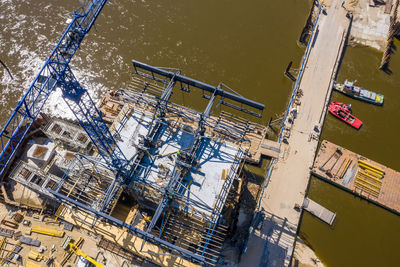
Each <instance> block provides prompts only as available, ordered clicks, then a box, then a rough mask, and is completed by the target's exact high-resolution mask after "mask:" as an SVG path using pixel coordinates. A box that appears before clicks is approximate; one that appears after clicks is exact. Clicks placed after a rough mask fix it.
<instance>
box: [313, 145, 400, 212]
mask: <svg viewBox="0 0 400 267" xmlns="http://www.w3.org/2000/svg"><path fill="white" fill-rule="evenodd" d="M337 148H338V146H337V145H335V144H333V143H331V142H328V141H326V140H324V141H323V142H322V144H321V147H320V149H319V151H318V155H317V157H316V159H315V162H314V166H313V168H312V171H311V172H312V174H313V175H315V176H316V177H317V178H319V179H322V180H324V181H327V182H329V183H331V184H333V185H335V186H337V187H339V188H341V189H344V190H346V191H349V192H351V193H353V194H355V195H357V196H360V197H362V198H365V199H367V200H368V201H371V202H373V203H375V204H377V205H378V206H382V207H384V208H386V209H388V210H390V211H392V212H394V213H396V214H400V172H398V171H395V170H393V169H390V168H388V167H386V166H384V165H382V164H380V163H377V162H375V161H372V160H370V159H367V158H365V157H363V156H361V155H359V154H357V153H355V152H352V151H350V150H347V149H345V148H342V147H340V155H338V154H339V153H337ZM335 153H336V155H338V156H336V157H335V156H332V155H334V154H335ZM335 158H336V159H335ZM323 165H325V166H323ZM322 166H323V167H322Z"/></svg>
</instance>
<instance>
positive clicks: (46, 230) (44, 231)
mask: <svg viewBox="0 0 400 267" xmlns="http://www.w3.org/2000/svg"><path fill="white" fill-rule="evenodd" d="M31 231H32V232H34V233H38V234H42V235H49V236H55V237H63V236H64V234H65V232H64V231H59V230H56V229H52V228H47V227H40V226H33V227H32V230H31Z"/></svg>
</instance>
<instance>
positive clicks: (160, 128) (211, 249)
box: [0, 61, 280, 266]
mask: <svg viewBox="0 0 400 267" xmlns="http://www.w3.org/2000/svg"><path fill="white" fill-rule="evenodd" d="M133 64H134V67H135V70H136V73H134V74H133V76H132V80H131V82H130V83H129V85H128V86H127V88H126V89H120V90H117V91H111V90H110V91H108V92H106V93H105V95H104V96H103V98H102V100H101V101H100V103H99V105H98V110H99V114H101V117H103V118H104V120H105V121H106V122H107V125H106V124H104V125H105V127H107V128H108V129H107V130H109V133H110V136H109V138H108V139H104V140H106V141H107V140H108V141H110V140H111V137H112V138H113V140H115V142H114V141H113V142H111V143H112V144H113V145H112V146H110V147H108V148H107V149H104V148H103V147H102V146H100V145H99V144H98V143H96V142H95V139H94V138H93V136H91V135H90V134H89V135H88V134H87V131H88V130H87V129H86V128H84V127H85V126H87V124H85V123H82V122H79V123H78V122H77V121H72V120H71V121H69V120H64V119H60V118H54V117H51V116H48V115H45V114H41V116H40V119H37V120H36V121H35V129H34V130H33V131H30V132H29V135H28V136H29V137H28V138H26V139H25V140H24V145H23V146H21V147H20V149H19V150H18V153H17V155H16V157H15V158H14V160H13V161H12V163H11V164H10V166H9V169H8V171H7V173H6V175H5V176H4V177H3V180H2V184H1V185H0V189H1V191H0V193H1V195H2V197H3V199H2V202H3V203H5V204H6V205H8V206H12V207H14V208H15V209H16V210H18V209H19V208H22V207H23V208H26V209H28V210H32V209H33V210H35V211H39V212H43V210H47V211H48V213H47V215H46V218H47V221H48V222H49V223H51V224H56V225H57V226H58V228H57V229H56V230H57V231H59V229H60V227H61V226H62V225H63V224H64V225H67V226H68V225H72V226H76V228H77V229H80V230H81V231H82V232H83V233H85V234H86V235H87V236H86V237H85V238H84V239H85V240H86V239H90V236H94V237H95V238H94V240H91V242H96V243H97V245H98V247H99V248H103V249H104V250H107V251H109V252H111V253H113V254H117V255H119V256H120V258H121V257H122V258H125V259H126V258H134V259H135V262H148V263H153V264H155V265H157V266H198V265H204V264H206V265H207V266H214V265H218V263H219V262H220V261H221V258H222V257H223V256H222V250H223V247H224V245H225V241H226V240H227V238H229V236H230V235H231V234H232V231H233V229H235V224H236V223H237V221H238V219H237V217H238V212H237V210H238V209H239V208H240V201H241V196H242V194H243V192H244V191H245V190H244V188H243V187H244V183H243V182H242V180H245V179H244V175H245V174H244V172H243V171H242V169H243V166H244V163H245V161H247V162H252V163H255V164H257V163H259V162H260V160H261V158H262V156H266V155H267V156H272V157H278V156H279V151H280V148H279V144H278V143H275V142H273V141H270V140H268V138H267V137H268V136H267V127H266V126H263V125H260V124H257V123H254V122H251V121H249V120H246V119H244V118H243V117H240V116H239V115H236V114H241V113H239V112H244V113H247V114H251V115H254V116H257V117H259V116H260V114H259V113H255V112H254V111H252V110H251V109H250V108H251V107H252V106H251V105H253V106H256V107H257V106H260V107H261V104H257V103H253V102H250V101H248V100H243V101H245V102H246V101H247V102H249V103H250V106H249V107H250V108H249V109H246V108H245V107H243V106H238V105H235V102H232V101H231V102H228V100H229V99H226V98H227V97H226V96H229V95H230V93H229V92H228V91H223V90H222V89H221V88H225V87H224V85H221V84H220V85H219V86H218V87H212V93H211V94H207V92H204V91H206V90H207V89H208V88H209V87H211V86H210V85H207V84H204V83H200V82H198V81H195V80H193V79H190V78H188V77H185V76H182V75H181V74H180V72H176V73H174V74H173V79H181V83H179V85H180V88H179V87H178V86H177V88H175V90H181V91H182V92H183V93H190V90H189V85H190V89H192V90H193V89H196V88H197V87H196V86H198V87H201V88H200V89H203V98H204V99H206V100H209V101H208V102H209V103H208V105H207V108H206V109H205V111H204V112H201V111H196V110H194V109H191V108H189V107H186V106H183V105H179V104H177V103H174V102H172V101H169V98H170V96H171V95H172V92H173V88H174V86H175V84H177V82H176V81H175V80H172V79H170V78H168V75H169V73H168V72H166V71H165V70H162V69H158V68H156V67H150V66H148V65H144V64H142V63H140V62H136V61H134V62H133ZM148 69H150V70H148ZM145 71H147V72H145ZM163 74H164V76H163ZM197 89H199V88H197ZM225 89H226V88H225ZM228 90H229V88H228ZM218 94H220V95H223V96H224V98H223V99H224V100H220V101H219V102H218V104H217V102H216V103H215V104H214V99H215V98H216V97H217V96H218ZM231 98H233V99H242V97H241V96H239V95H236V94H235V95H233V96H231ZM219 105H224V106H227V107H228V108H229V109H228V110H226V109H222V108H220V110H219V112H218V113H217V112H216V113H214V111H215V109H216V107H218V106H219ZM258 109H260V108H258ZM228 111H229V112H228ZM236 111H239V112H236ZM213 113H214V114H213ZM92 119H93V120H96V123H98V120H99V119H98V118H92ZM82 126H83V127H82ZM85 131H86V132H85ZM102 131H104V132H106V131H105V129H102ZM89 133H91V132H90V130H89ZM96 135H99V133H98V132H96ZM115 151H117V152H118V151H119V153H121V154H122V155H124V157H120V158H119V160H118V161H117V160H115V161H110V162H108V161H107V160H106V159H110V158H111V156H110V155H113V154H112V153H113V152H115ZM114 159H115V158H114ZM127 166H129V167H127ZM23 215H25V213H24V214H23ZM0 219H1V218H0ZM39 226H41V225H39ZM6 230H7V229H6ZM5 234H6V235H9V234H8V232H7V231H6V232H5ZM23 235H24V234H23ZM73 235H76V232H74V231H72V233H71V234H70V236H72V237H73ZM73 239H74V240H76V239H75V238H73ZM40 240H43V239H40ZM99 240H100V241H99ZM76 247H78V248H79V244H78V245H76ZM92 247H95V246H94V245H93V243H92ZM79 249H80V248H79ZM81 249H83V250H85V251H87V252H90V255H91V256H94V255H95V253H94V252H93V251H91V250H90V249H89V248H87V247H86V246H83V247H82V246H81ZM72 250H73V249H72V246H71V251H72ZM71 251H70V252H68V253H69V254H71V255H72V254H73V252H71ZM35 253H36V252H35ZM45 254H46V255H47V253H44V254H43V253H41V254H40V256H43V255H45ZM69 254H68V255H69ZM68 255H67V256H68ZM50 256H51V255H49V257H50ZM25 258H26V257H25ZM25 258H24V259H23V263H25V260H26V259H25ZM54 260H57V259H54ZM68 261H69V260H68V259H66V260H65V263H67V262H68ZM116 262H117V261H116Z"/></svg>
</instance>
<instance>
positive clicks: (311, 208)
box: [303, 197, 336, 225]
mask: <svg viewBox="0 0 400 267" xmlns="http://www.w3.org/2000/svg"><path fill="white" fill-rule="evenodd" d="M303 209H304V210H306V211H308V212H309V213H311V214H312V215H314V216H316V217H318V218H319V219H320V220H322V221H324V222H326V223H327V224H329V225H332V224H333V221H334V220H335V218H336V213H334V212H332V211H330V210H328V209H327V208H325V207H323V206H321V205H320V204H318V203H317V202H315V201H314V200H311V199H309V198H308V197H306V198H305V199H304V202H303Z"/></svg>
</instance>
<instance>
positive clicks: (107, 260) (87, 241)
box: [0, 203, 137, 267]
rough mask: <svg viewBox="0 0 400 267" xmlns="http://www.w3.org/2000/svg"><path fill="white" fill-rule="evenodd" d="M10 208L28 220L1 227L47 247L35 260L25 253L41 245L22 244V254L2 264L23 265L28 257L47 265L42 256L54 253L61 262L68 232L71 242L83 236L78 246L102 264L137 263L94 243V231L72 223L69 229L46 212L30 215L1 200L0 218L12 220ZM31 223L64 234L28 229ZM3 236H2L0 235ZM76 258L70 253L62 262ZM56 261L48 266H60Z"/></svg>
mask: <svg viewBox="0 0 400 267" xmlns="http://www.w3.org/2000/svg"><path fill="white" fill-rule="evenodd" d="M13 211H18V212H19V213H21V214H23V215H24V220H28V221H30V225H29V226H24V225H23V223H22V222H21V223H19V225H18V228H17V229H13V228H10V227H7V226H5V225H3V224H1V225H0V227H1V228H5V229H9V230H13V231H15V232H18V231H21V234H22V236H25V237H30V238H32V239H36V240H39V241H40V242H41V246H44V247H46V250H45V251H44V252H43V253H41V254H42V255H43V256H44V259H43V260H41V261H39V262H37V261H34V260H31V259H28V254H29V252H30V251H31V250H32V251H36V252H37V251H38V249H39V248H40V247H36V246H30V245H26V244H21V246H22V250H21V251H20V252H19V255H20V256H21V258H20V261H14V262H15V263H3V265H1V266H26V264H27V261H31V262H34V263H36V264H37V265H39V266H48V265H46V264H45V259H46V258H50V257H53V258H54V259H55V261H56V264H60V262H61V260H62V259H63V257H64V255H65V254H66V253H67V251H66V250H64V249H63V248H62V247H61V245H62V243H63V241H64V240H65V238H66V237H67V236H70V237H71V238H72V242H76V241H77V240H78V239H79V238H82V239H83V240H84V241H83V243H82V246H81V247H80V249H81V250H82V251H83V252H84V253H85V254H87V255H88V256H90V257H92V258H93V259H96V258H97V261H98V262H99V263H100V264H102V265H104V266H111V267H117V266H123V264H125V266H137V265H135V264H132V263H131V262H130V261H129V260H126V259H124V258H122V257H120V256H117V255H115V254H113V253H111V252H109V251H106V250H104V249H101V248H99V247H98V246H97V245H96V244H97V243H98V241H99V240H98V238H97V237H95V236H94V235H91V234H90V233H89V232H88V231H87V230H85V229H79V228H77V227H74V228H73V229H72V231H68V230H64V229H63V224H62V223H61V222H60V221H55V220H54V219H55V218H51V217H47V216H44V217H43V215H42V216H40V215H39V214H38V213H32V214H31V215H27V212H21V211H19V210H18V209H17V208H15V207H11V206H8V205H5V204H3V203H0V220H3V219H5V220H8V221H13V219H11V218H10V216H9V215H10V214H11V213H12V212H13ZM41 217H43V221H41V219H40V218H41ZM32 226H41V227H46V228H52V229H57V230H60V231H65V235H64V237H53V236H48V235H43V234H38V233H30V232H31V227H32ZM2 238H3V237H0V239H2ZM7 242H8V243H11V244H17V242H18V241H17V240H15V239H14V238H7ZM11 244H7V245H6V246H5V247H4V248H5V249H7V250H13V248H14V245H11ZM53 245H54V248H55V251H54V252H52V251H51V250H52V249H51V248H52V246H53ZM7 254H8V252H7V251H4V250H3V251H2V252H1V257H2V258H3V257H5V256H6V255H7ZM77 261H78V256H77V255H76V254H72V256H71V257H70V259H69V260H68V261H67V263H66V264H65V265H64V266H75V265H76V263H77ZM124 262H125V263H124ZM56 264H53V265H50V266H59V265H56Z"/></svg>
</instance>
